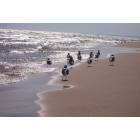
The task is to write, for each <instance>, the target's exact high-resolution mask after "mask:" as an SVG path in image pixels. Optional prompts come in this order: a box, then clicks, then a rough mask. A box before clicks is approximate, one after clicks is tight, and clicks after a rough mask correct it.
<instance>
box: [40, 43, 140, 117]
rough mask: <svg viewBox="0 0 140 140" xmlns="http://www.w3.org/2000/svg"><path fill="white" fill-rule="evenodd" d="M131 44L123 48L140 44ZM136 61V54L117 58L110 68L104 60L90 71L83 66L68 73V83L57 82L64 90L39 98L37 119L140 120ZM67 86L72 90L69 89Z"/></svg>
mask: <svg viewBox="0 0 140 140" xmlns="http://www.w3.org/2000/svg"><path fill="white" fill-rule="evenodd" d="M134 43H135V42H133V43H129V45H128V44H127V45H126V46H127V47H133V46H137V48H139V44H140V43H137V44H134ZM132 44H133V45H132ZM123 45H124V44H123ZM120 46H121V45H120ZM121 47H122V46H121ZM139 60H140V54H139V53H127V54H117V55H116V61H115V63H114V66H110V65H109V62H108V59H104V60H99V61H98V62H93V64H92V66H90V67H88V65H87V63H83V64H81V65H79V66H77V67H74V68H72V69H70V75H69V77H68V81H66V82H62V81H61V78H60V77H59V79H58V80H57V81H56V83H59V84H62V85H63V86H64V89H63V90H58V91H53V92H45V93H41V94H38V96H39V101H38V102H39V103H40V106H41V110H40V111H39V112H38V113H39V115H40V116H51V117H94V116H95V117H112V116H115V117H129V116H130V117H132V116H133V117H136V116H140V86H139V85H140V84H139V83H140V75H139V72H140V61H139ZM70 85H72V87H71V88H68V87H69V86H70Z"/></svg>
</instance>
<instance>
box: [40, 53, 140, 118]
mask: <svg viewBox="0 0 140 140" xmlns="http://www.w3.org/2000/svg"><path fill="white" fill-rule="evenodd" d="M127 55H128V56H129V55H139V54H137V53H136V54H135V53H128V54H127V53H126V54H117V55H116V56H117V57H118V56H127ZM104 61H107V60H105V59H104V60H99V63H105V62H104ZM94 63H95V62H94ZM83 65H85V64H84V63H82V66H83ZM97 65H98V64H97ZM82 66H81V67H82ZM79 67H80V66H77V67H74V69H79ZM93 67H94V65H93ZM72 73H73V72H72ZM70 76H71V74H70ZM59 77H60V76H59ZM57 83H59V84H61V85H63V86H64V85H66V86H69V85H74V87H75V88H77V86H80V85H78V84H76V83H72V82H71V81H68V82H67V83H64V82H61V81H60V80H59V81H58V78H57V80H56V81H54V83H53V84H57ZM75 88H74V89H75ZM70 90H71V88H66V89H65V88H63V89H62V90H61V94H62V93H64V92H65V94H66V91H68V92H70ZM52 94H53V95H52ZM58 94H60V91H53V92H51V93H50V92H48V91H46V92H43V93H41V94H38V97H39V99H38V101H39V105H40V107H41V110H39V115H40V116H77V114H75V115H74V114H73V113H72V114H73V115H72V114H68V115H66V114H65V112H63V113H62V112H61V113H62V114H61V113H60V114H59V113H58V114H57V112H58V110H57V112H56V114H55V113H54V112H53V113H54V115H53V113H52V114H51V113H50V115H47V114H45V113H44V112H46V108H45V106H46V105H47V103H46V102H47V99H46V97H47V98H48V99H49V98H50V99H51V100H53V97H54V98H55V97H56V96H57V95H58ZM77 94H78V93H77ZM73 96H74V95H73ZM56 101H57V100H56ZM48 104H49V106H51V103H50V102H49V103H48ZM54 104H55V103H54ZM57 105H59V104H57ZM63 105H64V104H63ZM52 106H54V105H53V103H52ZM48 112H49V111H48ZM48 112H47V113H48ZM48 114H49V113H48ZM79 114H80V113H79ZM79 116H85V114H84V115H83V114H82V115H79ZM87 116H90V115H87ZM93 116H94V115H93ZM95 116H96V115H95ZM99 116H100V115H99ZM101 116H102V115H101ZM105 116H106V115H105Z"/></svg>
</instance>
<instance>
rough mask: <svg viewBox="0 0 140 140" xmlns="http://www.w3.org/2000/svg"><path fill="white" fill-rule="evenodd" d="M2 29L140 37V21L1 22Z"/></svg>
mask: <svg viewBox="0 0 140 140" xmlns="http://www.w3.org/2000/svg"><path fill="white" fill-rule="evenodd" d="M0 29H20V30H34V31H52V32H76V33H84V34H95V35H119V36H138V37H140V23H0Z"/></svg>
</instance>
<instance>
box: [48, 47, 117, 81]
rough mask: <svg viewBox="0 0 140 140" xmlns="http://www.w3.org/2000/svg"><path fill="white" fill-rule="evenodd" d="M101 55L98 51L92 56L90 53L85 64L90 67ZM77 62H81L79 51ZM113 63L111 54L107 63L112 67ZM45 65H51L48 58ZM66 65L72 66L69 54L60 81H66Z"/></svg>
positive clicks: (72, 60) (113, 58) (67, 71)
mask: <svg viewBox="0 0 140 140" xmlns="http://www.w3.org/2000/svg"><path fill="white" fill-rule="evenodd" d="M100 55H101V52H100V50H98V51H97V53H96V54H94V53H93V52H90V54H89V57H88V60H87V63H88V65H91V64H92V63H93V59H95V61H98V59H99V57H100ZM77 60H78V61H79V62H80V61H81V60H82V55H81V51H78V53H77ZM114 61H115V55H114V54H111V55H110V56H109V63H110V66H113V65H114ZM46 63H47V65H52V61H51V59H50V58H48V59H47V62H46ZM68 65H70V66H71V65H74V58H73V57H72V56H71V55H70V53H68V54H67V64H66V65H64V67H63V68H62V81H68V79H67V77H68V75H69V68H68Z"/></svg>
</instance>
